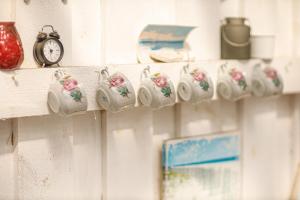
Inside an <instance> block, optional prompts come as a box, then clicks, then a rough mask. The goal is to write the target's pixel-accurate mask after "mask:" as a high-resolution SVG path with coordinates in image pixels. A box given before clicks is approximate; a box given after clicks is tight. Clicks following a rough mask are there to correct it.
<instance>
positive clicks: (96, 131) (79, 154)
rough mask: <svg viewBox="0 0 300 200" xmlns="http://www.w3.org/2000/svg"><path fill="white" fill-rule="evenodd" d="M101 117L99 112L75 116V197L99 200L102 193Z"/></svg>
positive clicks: (78, 199) (79, 199)
mask: <svg viewBox="0 0 300 200" xmlns="http://www.w3.org/2000/svg"><path fill="white" fill-rule="evenodd" d="M100 122H101V117H100V113H99V112H91V113H89V114H88V116H74V117H73V159H74V160H73V166H74V167H73V168H74V176H73V181H74V188H73V189H74V191H73V193H74V196H75V199H77V200H81V199H90V200H99V199H101V195H102V173H101V172H102V157H101V154H102V153H101V151H102V150H101V149H102V147H101V139H102V138H101V134H102V133H101V124H100Z"/></svg>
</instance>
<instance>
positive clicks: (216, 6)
mask: <svg viewBox="0 0 300 200" xmlns="http://www.w3.org/2000/svg"><path fill="white" fill-rule="evenodd" d="M220 5H221V4H220V0H209V1H207V0H185V1H182V0H176V24H179V25H184V26H196V27H197V28H196V29H195V30H193V31H192V32H191V33H190V35H189V36H188V38H187V42H188V44H189V45H190V47H191V50H192V54H193V55H195V58H196V60H210V59H219V58H220V39H219V38H220V36H219V30H220Z"/></svg>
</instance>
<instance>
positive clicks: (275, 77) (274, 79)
mask: <svg viewBox="0 0 300 200" xmlns="http://www.w3.org/2000/svg"><path fill="white" fill-rule="evenodd" d="M264 72H265V74H266V76H267V77H268V78H269V79H271V80H272V82H273V84H274V85H275V86H276V87H279V86H280V84H281V81H280V80H279V77H278V74H277V71H276V70H275V69H273V68H271V67H267V68H266V69H265V70H264Z"/></svg>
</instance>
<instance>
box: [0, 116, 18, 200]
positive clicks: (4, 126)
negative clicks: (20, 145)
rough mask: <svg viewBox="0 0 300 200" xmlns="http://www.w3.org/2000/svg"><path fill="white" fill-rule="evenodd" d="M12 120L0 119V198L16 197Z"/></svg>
mask: <svg viewBox="0 0 300 200" xmlns="http://www.w3.org/2000/svg"><path fill="white" fill-rule="evenodd" d="M11 124H12V120H7V121H0V177H1V178H0V199H7V200H13V199H16V187H15V186H16V178H17V176H16V174H15V172H16V171H15V167H14V146H13V145H12V143H11V136H12V135H11V134H12V126H11Z"/></svg>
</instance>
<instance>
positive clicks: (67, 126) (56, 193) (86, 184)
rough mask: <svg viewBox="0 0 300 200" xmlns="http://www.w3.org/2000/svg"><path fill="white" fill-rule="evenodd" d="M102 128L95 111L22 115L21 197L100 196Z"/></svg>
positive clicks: (19, 131)
mask: <svg viewBox="0 0 300 200" xmlns="http://www.w3.org/2000/svg"><path fill="white" fill-rule="evenodd" d="M98 118H99V116H98ZM79 122H80V123H79ZM99 130H100V127H99V123H98V120H97V119H96V120H95V118H94V115H93V113H88V114H85V115H80V116H76V117H71V118H61V117H58V116H54V115H52V116H44V117H31V118H21V119H19V120H18V163H17V166H18V198H19V199H49V200H50V199H84V198H89V199H99V198H100V197H101V175H100V174H101V163H100V159H101V157H100V153H99V151H100V145H99V144H100V141H99V134H100V133H99Z"/></svg>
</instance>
